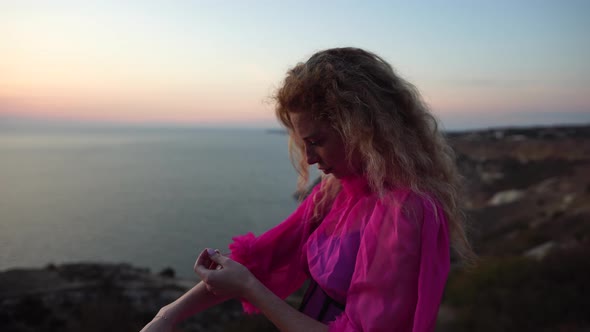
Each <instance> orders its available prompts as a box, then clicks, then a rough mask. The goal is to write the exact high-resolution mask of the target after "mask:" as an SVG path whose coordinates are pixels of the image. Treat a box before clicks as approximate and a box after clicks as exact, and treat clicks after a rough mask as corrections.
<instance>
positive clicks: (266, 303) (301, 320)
mask: <svg viewBox="0 0 590 332" xmlns="http://www.w3.org/2000/svg"><path fill="white" fill-rule="evenodd" d="M245 296H246V299H247V300H248V301H249V302H250V303H252V304H253V305H255V306H256V307H257V308H258V309H260V311H262V313H264V315H265V316H266V317H267V318H268V319H269V320H270V321H271V322H273V323H274V324H275V326H276V327H277V328H278V329H279V330H280V331H282V332H296V331H305V332H325V331H328V326H327V325H325V324H323V323H321V322H318V321H317V320H315V319H313V318H311V317H309V316H307V315H305V314H303V313H301V312H299V311H297V310H296V309H295V308H293V307H292V306H290V305H289V304H287V302H285V301H283V300H282V299H281V298H279V297H278V296H276V295H275V294H274V293H273V292H271V291H270V290H269V289H268V288H266V286H264V285H263V284H262V283H261V282H260V281H258V280H257V279H256V280H253V281H252V282H251V285H250V287H248V291H247V294H246V295H245Z"/></svg>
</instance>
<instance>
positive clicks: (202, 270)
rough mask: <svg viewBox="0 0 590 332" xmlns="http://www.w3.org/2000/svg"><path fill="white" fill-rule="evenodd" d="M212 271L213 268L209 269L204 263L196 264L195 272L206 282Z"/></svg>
mask: <svg viewBox="0 0 590 332" xmlns="http://www.w3.org/2000/svg"><path fill="white" fill-rule="evenodd" d="M213 271H214V270H213ZM211 272H212V270H209V269H208V268H207V267H205V266H203V265H196V266H195V273H196V274H197V275H198V276H199V277H200V278H201V280H203V281H205V282H206V281H207V280H208V279H209V276H210V274H211Z"/></svg>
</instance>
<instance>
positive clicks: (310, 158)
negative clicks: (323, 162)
mask: <svg viewBox="0 0 590 332" xmlns="http://www.w3.org/2000/svg"><path fill="white" fill-rule="evenodd" d="M305 157H306V158H307V163H308V164H310V165H313V164H315V163H317V162H318V161H319V158H318V155H317V154H316V153H315V151H314V150H313V148H306V149H305Z"/></svg>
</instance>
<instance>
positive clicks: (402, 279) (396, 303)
mask: <svg viewBox="0 0 590 332" xmlns="http://www.w3.org/2000/svg"><path fill="white" fill-rule="evenodd" d="M396 201H397V202H398V203H395V202H382V201H379V202H378V203H376V205H375V208H374V210H373V211H372V212H370V215H369V216H368V218H369V220H368V222H367V224H366V228H365V230H364V232H363V235H362V238H361V243H360V248H359V251H358V255H357V259H356V263H355V268H354V272H353V276H352V280H351V284H350V288H349V291H348V295H347V299H346V309H345V311H344V313H343V314H341V315H340V316H339V317H337V319H336V320H335V321H334V322H332V323H331V324H330V331H364V332H368V331H396V332H399V331H404V332H405V331H412V332H426V331H433V330H434V327H435V323H436V316H437V313H438V308H439V305H440V301H441V298H442V294H443V289H444V285H445V283H446V279H447V276H448V272H449V268H450V248H449V236H448V231H447V222H446V218H445V217H444V213H443V212H442V209H441V208H440V207H439V208H435V204H433V203H431V202H429V201H428V200H426V199H423V198H420V197H418V196H417V195H415V194H411V193H407V192H406V193H402V194H399V195H398V194H396Z"/></svg>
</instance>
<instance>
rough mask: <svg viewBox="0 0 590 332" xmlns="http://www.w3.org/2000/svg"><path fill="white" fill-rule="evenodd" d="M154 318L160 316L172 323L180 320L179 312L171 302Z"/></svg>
mask: <svg viewBox="0 0 590 332" xmlns="http://www.w3.org/2000/svg"><path fill="white" fill-rule="evenodd" d="M154 318H159V319H162V320H164V321H166V322H169V323H171V324H176V322H177V320H178V314H177V312H176V310H174V304H173V303H171V304H168V305H166V306H164V307H162V308H161V309H160V310H159V311H158V313H157V314H156V316H155V317H154Z"/></svg>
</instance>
